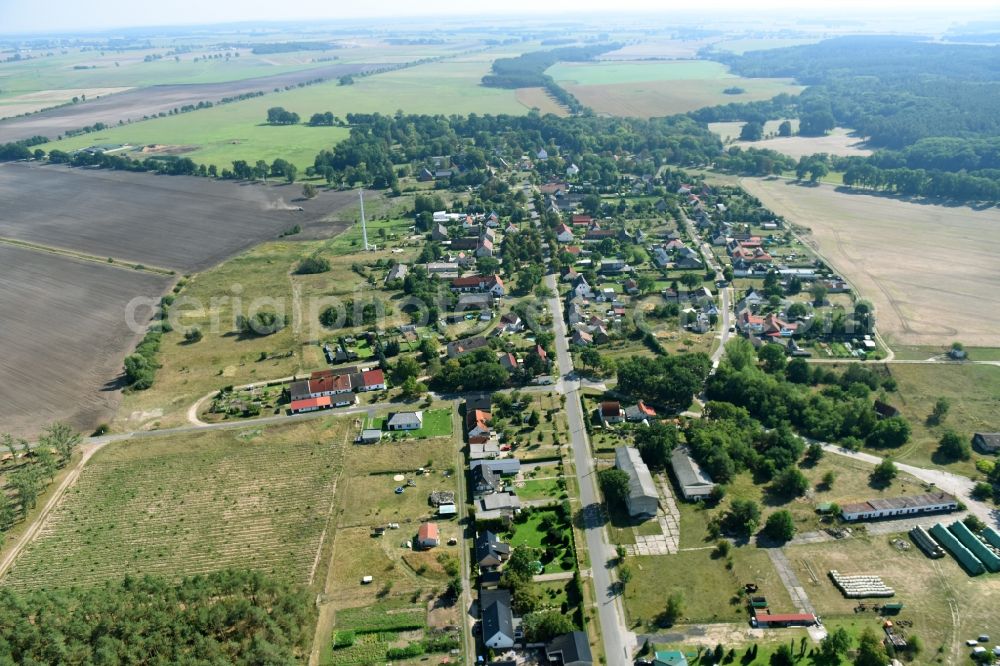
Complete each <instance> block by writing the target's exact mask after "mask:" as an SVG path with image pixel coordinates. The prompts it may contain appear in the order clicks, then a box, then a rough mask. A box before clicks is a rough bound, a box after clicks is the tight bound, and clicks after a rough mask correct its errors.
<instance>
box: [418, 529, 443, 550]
mask: <svg viewBox="0 0 1000 666" xmlns="http://www.w3.org/2000/svg"><path fill="white" fill-rule="evenodd" d="M440 545H441V532H440V530H438V524H437V523H421V524H420V529H418V530H417V546H418V547H420V548H434V547H435V546H440Z"/></svg>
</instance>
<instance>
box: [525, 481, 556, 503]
mask: <svg viewBox="0 0 1000 666" xmlns="http://www.w3.org/2000/svg"><path fill="white" fill-rule="evenodd" d="M516 490H517V496H518V497H520V498H521V499H522V500H541V499H550V500H552V501H553V502H558V501H560V500H563V499H566V491H565V490H563V489H562V488H560V487H559V479H528V480H527V481H525V482H524V485H520V486H517V488H516Z"/></svg>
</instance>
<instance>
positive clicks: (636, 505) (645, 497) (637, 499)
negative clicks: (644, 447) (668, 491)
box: [615, 446, 660, 518]
mask: <svg viewBox="0 0 1000 666" xmlns="http://www.w3.org/2000/svg"><path fill="white" fill-rule="evenodd" d="M615 467H617V468H618V469H620V470H622V471H623V472H625V473H626V474H628V497H627V498H626V500H625V504H626V506H627V507H628V513H629V515H630V516H632V517H634V518H638V517H647V516H655V515H656V511H657V509H658V508H659V503H660V495H659V493H658V492H657V491H656V484H654V483H653V475H652V474H650V473H649V468H648V467H646V463H644V462H643V461H642V457H641V456H640V455H639V450H638V449H635V448H632V447H631V446H619V447H618V448H616V449H615Z"/></svg>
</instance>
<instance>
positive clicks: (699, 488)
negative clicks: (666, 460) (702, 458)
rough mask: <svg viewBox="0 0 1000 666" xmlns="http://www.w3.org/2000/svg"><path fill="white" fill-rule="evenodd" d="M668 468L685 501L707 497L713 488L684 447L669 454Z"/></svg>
mask: <svg viewBox="0 0 1000 666" xmlns="http://www.w3.org/2000/svg"><path fill="white" fill-rule="evenodd" d="M670 466H671V467H672V468H673V470H674V476H675V477H676V478H677V485H678V486H680V489H681V494H682V495H684V499H686V500H692V499H700V498H703V497H708V496H709V495H710V494H711V493H712V489H713V488H715V483H713V482H712V479H711V477H709V476H708V474H706V473H705V471H704V470H702V468H701V467H700V466H699V465H698V463H697V462H696V461H695V459H694V458H692V457H691V452H690V451H689V450H688V448H687V447H686V446H678V447H677V448H675V449H674V450H673V452H672V453H671V454H670Z"/></svg>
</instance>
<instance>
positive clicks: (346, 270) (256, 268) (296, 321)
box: [115, 194, 415, 430]
mask: <svg viewBox="0 0 1000 666" xmlns="http://www.w3.org/2000/svg"><path fill="white" fill-rule="evenodd" d="M352 196H354V197H356V196H357V195H356V194H353V195H352ZM355 201H356V199H355ZM402 201H404V200H403V199H395V200H388V199H386V200H383V199H375V198H372V199H370V200H367V201H366V204H365V209H366V212H367V213H368V215H369V216H370V218H369V225H368V233H369V237H370V238H371V239H372V240H373V241H375V240H376V239H377V242H378V243H379V248H380V249H379V251H378V252H371V253H369V254H367V255H364V256H363V257H361V256H360V255H358V254H351V253H354V252H357V250H358V247H359V245H360V236H361V232H360V229H358V228H356V227H351V228H350V229H348V230H347V231H346V232H344V233H342V234H340V235H337V236H335V237H333V238H327V236H329V235H330V233H334V232H336V231H338V229H339V228H338V227H337V226H335V225H331V227H330V229H328V230H324V229H323V228H322V227H321V226H319V225H317V226H315V227H313V228H312V229H307V230H304V231H303V233H302V234H301V236H313V237H317V236H321V238H317V239H316V240H309V241H300V240H293V239H296V238H299V237H300V235H293V236H289V237H287V238H286V239H284V240H280V241H274V242H271V243H264V244H262V245H259V246H257V247H255V248H253V249H252V250H249V251H247V252H245V253H243V254H241V255H239V256H237V257H234V258H232V259H230V260H229V261H226V262H224V263H222V264H220V265H219V266H217V267H215V268H212V269H210V270H207V271H205V272H204V273H200V274H198V275H195V276H193V277H192V278H191V279H190V280H189V281H188V282H187V284H186V286H185V288H184V290H183V291H182V292H181V295H182V296H183V297H185V298H186V299H188V300H187V303H188V305H186V306H183V307H181V306H180V305H178V306H176V307H177V309H176V317H177V318H176V322H177V324H178V326H177V327H176V328H175V329H174V330H173V331H171V332H169V333H166V334H164V336H163V343H162V345H161V348H160V352H159V354H158V355H157V362H158V363H159V364H160V366H161V367H160V368H159V369H158V371H157V373H156V381H155V382H154V384H153V386H152V388H150V389H148V390H145V391H137V392H134V393H130V394H129V395H127V396H126V399H125V402H124V406H123V409H122V410H121V412H120V415H119V421H117V422H116V424H115V425H116V426H117V427H121V428H123V429H129V430H132V429H136V428H144V427H150V426H152V425H153V424H156V426H157V427H169V426H171V425H180V424H182V423H185V422H186V413H187V409H188V407H190V406H191V405H192V404H193V403H194V402H195V401H197V400H198V399H199V398H201V397H203V396H205V395H206V394H207V393H209V392H211V391H217V390H219V389H220V388H223V387H224V386H228V385H235V386H241V385H243V384H248V383H251V382H258V381H265V380H273V379H280V378H284V377H290V376H292V375H294V374H296V373H300V372H304V371H305V372H308V371H312V370H318V369H321V368H323V367H326V360H325V359H324V357H323V354H322V349H321V347H320V346H319V341H320V340H336V338H337V336H339V335H343V334H346V333H349V332H351V331H360V330H363V329H364V327H362V326H359V327H357V328H356V329H326V328H323V327H321V326H320V324H319V313H320V312H321V311H322V309H323V308H325V307H326V306H327V305H329V304H330V303H331V302H333V300H334V299H337V300H338V301H339V302H341V303H343V304H345V307H346V303H347V302H348V301H349V300H350V299H353V298H361V297H362V296H364V297H372V296H377V297H378V298H380V299H383V300H385V301H386V302H387V303H388V306H389V308H390V309H391V310H390V313H389V314H387V317H386V326H394V325H397V324H399V323H406V322H408V321H409V319H408V317H407V316H406V315H405V314H403V313H401V312H400V311H399V310H398V309H396V308H393V305H394V301H393V300H392V299H391V296H390V294H388V293H387V292H385V291H382V290H378V289H374V288H372V287H371V286H370V285H369V284H368V283H367V282H366V281H365V279H363V278H362V277H360V276H359V275H358V274H357V272H356V271H355V270H354V269H355V268H357V269H359V270H363V271H369V270H370V271H371V273H372V275H373V277H374V279H375V284H376V285H381V284H382V281H383V279H384V270H387V269H377V268H371V266H372V265H373V264H374V263H375V262H377V261H378V260H380V259H381V260H387V259H389V258H392V259H394V260H397V261H403V262H407V261H408V260H409V257H411V256H412V254H413V252H414V251H415V249H414V248H413V247H412V243H411V242H410V241H409V240H407V238H408V231H407V229H408V227H409V225H410V224H411V223H410V222H409V221H408V220H402V219H399V218H396V217H392V218H391V220H384V219H381V218H382V216H383V214H384V215H390V214H394V212H393V211H394V210H395V209H394V208H393V207H395V206H401V205H404V204H403V203H400V202H402ZM356 210H357V209H356V208H353V209H352V212H351V213H350V214H349V216H353V215H354V213H353V211H356ZM376 218H378V219H376ZM380 229H386V230H387V231H386V234H385V237H384V240H383V238H382V237H381V235H380V233H379V230H380ZM394 249H403V250H404V251H403V252H402V253H396V252H393V250H394ZM316 252H320V253H321V255H322V256H323V257H326V258H328V259H330V263H331V268H330V271H329V272H325V273H319V274H315V275H298V274H295V270H296V266H297V264H298V262H299V261H300V260H302V259H304V258H306V257H309V256H311V255H312V254H314V253H316ZM396 293H398V292H396ZM236 296H238V297H239V298H238V299H237V300H236V301H234V297H236ZM259 298H268V299H273V300H271V301H270V304H269V305H268V306H267V308H265V309H270V310H273V311H275V312H279V313H280V314H282V315H288V317H289V325H288V326H286V327H284V328H283V329H282V330H280V331H278V332H276V333H273V334H271V335H267V336H241V335H237V334H236V333H235V330H234V327H233V320H234V318H235V317H236V316H237V315H239V314H246V313H247V312H248V308H249V307H250V304H251V303H252V302H253V301H254V300H255V299H259ZM213 303H214V305H213ZM199 305H200V306H201V307H202V309H201V310H199V309H198V307H196V306H199ZM213 321H218V324H219V325H218V326H215V325H214V323H213ZM189 326H195V327H198V328H199V330H200V331H202V333H203V335H204V337H203V339H202V340H201V341H199V342H197V343H193V344H191V343H188V342H186V341H185V339H184V335H183V332H182V329H183V328H185V327H189Z"/></svg>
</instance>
